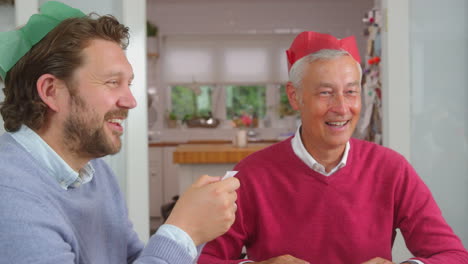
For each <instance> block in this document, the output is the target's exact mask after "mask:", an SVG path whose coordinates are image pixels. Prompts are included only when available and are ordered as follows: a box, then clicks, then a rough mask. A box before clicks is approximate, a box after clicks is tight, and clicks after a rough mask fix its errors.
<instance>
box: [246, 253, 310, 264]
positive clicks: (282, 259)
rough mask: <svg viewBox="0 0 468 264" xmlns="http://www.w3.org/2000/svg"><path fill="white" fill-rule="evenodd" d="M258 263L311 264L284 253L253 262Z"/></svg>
mask: <svg viewBox="0 0 468 264" xmlns="http://www.w3.org/2000/svg"><path fill="white" fill-rule="evenodd" d="M254 263H257V264H310V263H309V262H307V261H305V260H302V259H298V258H295V257H293V256H291V255H282V256H279V257H274V258H271V259H267V260H265V261H261V262H253V263H252V264H254Z"/></svg>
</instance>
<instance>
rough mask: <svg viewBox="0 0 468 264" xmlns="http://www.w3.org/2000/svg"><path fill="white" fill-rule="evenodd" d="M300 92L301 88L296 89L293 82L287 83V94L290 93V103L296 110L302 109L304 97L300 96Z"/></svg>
mask: <svg viewBox="0 0 468 264" xmlns="http://www.w3.org/2000/svg"><path fill="white" fill-rule="evenodd" d="M298 92H300V90H298V89H296V88H295V87H294V85H293V84H292V82H288V83H287V84H286V94H287V95H288V99H289V104H290V105H291V107H292V108H293V109H294V110H296V111H299V110H300V106H301V101H302V99H301V98H300V94H298Z"/></svg>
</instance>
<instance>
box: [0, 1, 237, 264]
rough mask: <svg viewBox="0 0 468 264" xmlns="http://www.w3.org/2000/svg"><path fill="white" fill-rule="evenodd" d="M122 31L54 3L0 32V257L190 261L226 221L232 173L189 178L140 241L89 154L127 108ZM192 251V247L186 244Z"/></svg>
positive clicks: (65, 263) (109, 176)
mask: <svg viewBox="0 0 468 264" xmlns="http://www.w3.org/2000/svg"><path fill="white" fill-rule="evenodd" d="M128 38H129V35H128V28H127V27H125V26H124V25H122V24H120V23H119V22H118V21H117V20H116V19H115V18H113V17H111V16H102V17H96V18H93V17H90V16H86V15H85V14H83V13H82V12H81V11H80V10H77V9H73V8H71V7H68V6H66V5H64V4H62V3H59V2H46V3H45V4H43V5H42V6H41V12H40V14H37V15H33V16H32V17H31V18H30V20H29V21H28V23H27V25H26V26H24V27H23V28H21V29H19V30H17V31H10V32H3V33H0V76H1V78H2V79H4V80H5V89H4V91H5V101H4V102H2V104H1V108H0V111H1V114H2V117H3V119H4V121H5V129H6V130H7V131H8V133H5V134H4V135H2V136H1V137H0V263H28V264H29V263H31V264H32V263H44V264H46V263H47V264H48V263H50V264H57V263H60V264H71V263H75V264H78V263H83V264H88V263H96V264H103V263H112V264H116V263H165V264H168V263H174V264H175V263H180V264H185V263H193V262H194V261H195V260H196V257H197V254H198V253H197V248H196V246H201V245H203V243H205V242H207V241H210V240H212V239H213V238H215V237H217V236H219V235H221V234H223V233H224V232H226V231H227V230H228V228H229V227H230V225H231V224H232V223H233V222H234V212H235V208H236V207H235V204H234V202H235V200H236V192H235V190H236V189H237V188H238V186H239V182H238V180H237V179H234V178H233V179H229V180H225V181H219V177H218V178H214V177H213V178H211V177H208V176H205V177H202V178H201V179H200V180H198V181H197V182H196V183H195V184H194V185H193V186H192V187H191V188H189V189H188V191H187V192H186V193H185V194H184V195H183V196H182V197H181V198H180V200H179V202H178V203H177V205H176V206H175V208H174V210H173V212H172V214H171V216H170V217H169V219H168V220H167V222H166V224H165V225H163V226H162V227H161V228H160V229H159V230H158V232H157V233H156V234H155V235H153V236H152V237H151V238H150V240H149V242H148V244H147V245H146V247H144V245H143V243H142V242H141V241H140V240H139V239H138V237H137V234H136V233H135V232H134V230H133V229H132V224H131V222H130V221H129V219H128V215H127V211H126V206H125V200H124V198H123V196H122V194H121V192H120V190H119V186H118V184H117V181H116V179H115V176H114V174H113V173H112V172H111V170H110V168H109V167H108V166H107V165H106V164H105V163H104V162H103V161H102V160H100V159H98V158H99V157H102V156H105V155H108V154H114V153H117V152H118V151H119V150H120V147H121V139H120V136H121V135H122V133H123V130H124V129H123V126H122V122H124V120H125V119H126V117H127V114H128V111H129V110H130V109H132V108H134V107H135V106H136V101H135V99H134V97H133V95H132V93H131V91H130V85H131V82H132V80H133V76H134V74H133V69H132V67H131V65H130V64H129V62H128V60H127V58H126V56H125V53H124V49H125V47H126V46H127V43H128ZM198 249H200V247H199V248H198Z"/></svg>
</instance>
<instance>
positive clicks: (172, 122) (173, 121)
mask: <svg viewBox="0 0 468 264" xmlns="http://www.w3.org/2000/svg"><path fill="white" fill-rule="evenodd" d="M167 127H168V128H176V127H177V115H176V113H175V112H174V111H171V112H170V113H169V114H168V115H167Z"/></svg>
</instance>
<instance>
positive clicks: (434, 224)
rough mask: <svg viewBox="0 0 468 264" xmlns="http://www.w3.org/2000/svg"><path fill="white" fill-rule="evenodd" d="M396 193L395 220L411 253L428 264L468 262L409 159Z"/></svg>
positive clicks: (457, 239) (463, 250) (405, 164)
mask: <svg viewBox="0 0 468 264" xmlns="http://www.w3.org/2000/svg"><path fill="white" fill-rule="evenodd" d="M403 164H404V166H402V168H401V169H402V171H401V175H400V176H401V178H400V179H399V183H398V186H397V190H396V193H395V199H396V201H395V204H396V207H395V209H396V212H395V218H396V219H395V221H394V223H395V224H396V225H397V226H396V227H397V228H400V230H401V232H402V235H403V237H404V239H405V242H406V246H407V247H408V249H409V250H410V252H411V253H412V254H413V255H414V256H416V258H415V259H418V260H420V261H422V262H424V263H425V264H440V263H444V264H460V263H468V253H467V251H466V250H465V248H464V247H463V244H462V242H461V241H460V239H459V238H458V237H457V236H456V235H455V234H454V232H453V231H452V229H451V228H450V226H449V225H448V224H447V222H446V221H445V219H444V218H443V216H442V212H441V210H440V209H439V207H438V206H437V204H436V202H435V200H434V198H433V197H432V194H431V192H430V190H429V188H428V187H427V186H426V185H425V184H424V182H423V181H422V180H421V179H420V177H419V176H418V175H417V174H416V172H415V171H414V169H413V168H412V167H411V165H410V164H409V163H407V162H406V161H405V162H404V163H403Z"/></svg>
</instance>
